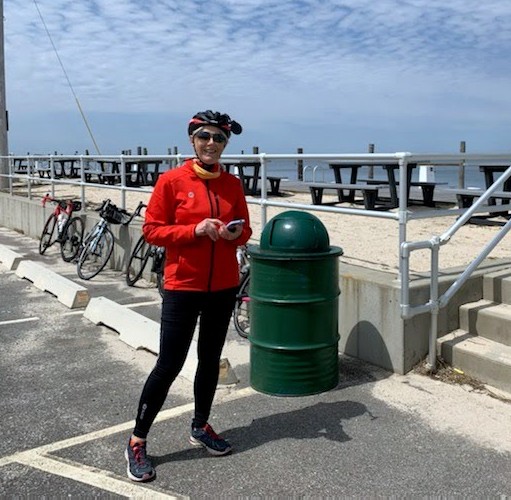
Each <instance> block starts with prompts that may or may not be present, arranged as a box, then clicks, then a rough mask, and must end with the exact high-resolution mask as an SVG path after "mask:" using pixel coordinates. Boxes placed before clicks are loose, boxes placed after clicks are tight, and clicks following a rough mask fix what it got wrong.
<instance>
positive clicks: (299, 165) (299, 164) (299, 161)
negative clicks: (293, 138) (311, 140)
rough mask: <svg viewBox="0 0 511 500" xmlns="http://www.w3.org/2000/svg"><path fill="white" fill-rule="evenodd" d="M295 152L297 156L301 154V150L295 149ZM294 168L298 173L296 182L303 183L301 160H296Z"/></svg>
mask: <svg viewBox="0 0 511 500" xmlns="http://www.w3.org/2000/svg"><path fill="white" fill-rule="evenodd" d="M296 152H297V153H298V154H299V155H301V154H303V148H297V150H296ZM296 168H297V172H298V180H299V181H303V160H296Z"/></svg>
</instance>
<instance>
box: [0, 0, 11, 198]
mask: <svg viewBox="0 0 511 500" xmlns="http://www.w3.org/2000/svg"><path fill="white" fill-rule="evenodd" d="M7 129H8V123H7V108H6V105H5V57H4V1H3V0H0V157H1V156H7V155H8V154H9V147H8V145H7ZM0 173H2V174H8V173H9V162H8V160H7V158H0ZM8 186H9V179H8V178H7V177H0V189H6V188H7V187H8Z"/></svg>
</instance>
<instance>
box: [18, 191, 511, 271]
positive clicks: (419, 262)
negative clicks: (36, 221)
mask: <svg viewBox="0 0 511 500" xmlns="http://www.w3.org/2000/svg"><path fill="white" fill-rule="evenodd" d="M89 186H90V185H89ZM89 186H87V188H86V191H85V198H86V206H87V208H96V207H97V206H99V204H100V203H101V201H102V200H103V199H105V198H110V199H111V200H112V201H113V202H114V203H116V204H118V205H119V206H120V205H121V192H120V191H119V190H116V189H104V188H99V187H97V186H94V185H92V186H91V187H89ZM49 188H50V187H49V186H48V185H38V186H33V187H32V197H33V198H34V199H37V198H39V197H42V196H43V195H44V193H46V192H48V191H49ZM79 193H80V187H79V186H70V185H65V184H59V185H56V187H55V196H56V197H63V198H64V197H73V196H74V197H79ZM15 194H17V195H21V196H27V189H26V186H24V185H18V186H17V187H16V189H15ZM149 197H150V193H144V192H140V191H137V192H133V191H128V192H126V208H127V209H128V210H130V209H134V208H135V207H136V206H137V205H138V203H139V201H145V202H147V201H148V200H149ZM272 199H277V200H278V201H279V202H284V203H306V204H310V202H311V199H310V195H309V194H308V193H304V192H291V191H286V192H285V196H283V197H279V198H270V200H272ZM331 199H332V201H333V200H334V199H335V198H334V197H331ZM325 201H328V195H327V194H325ZM342 206H345V207H349V206H350V205H349V204H346V203H345V204H343V205H342ZM452 206H453V207H454V205H452ZM357 207H360V205H357ZM446 207H447V205H446V204H442V207H441V209H445V208H446ZM249 209H250V216H251V226H252V229H253V232H254V234H253V238H252V241H251V243H258V240H259V237H260V234H261V231H262V227H261V207H260V206H259V205H257V204H250V205H249ZM285 210H294V208H293V207H292V206H290V207H289V208H281V207H268V215H267V220H270V219H271V218H272V217H273V216H275V215H277V214H278V213H280V212H283V211H285ZM410 210H412V211H420V210H422V211H423V210H425V208H424V207H421V206H413V207H411V208H410ZM311 213H313V214H314V215H316V216H317V217H318V218H319V219H320V220H321V221H322V222H323V224H324V225H325V227H326V229H327V231H328V234H329V237H330V244H331V245H336V246H339V247H341V248H342V249H343V251H344V254H343V255H342V257H341V258H340V259H341V262H346V263H349V264H354V265H360V266H363V267H366V268H371V269H378V270H384V271H389V272H393V273H397V271H398V268H399V248H398V245H399V228H398V222H397V221H395V220H388V219H382V218H373V217H368V216H357V215H345V214H337V213H326V212H318V211H313V210H311ZM361 213H362V214H363V213H364V210H361ZM456 217H457V216H455V215H453V216H449V217H438V218H430V219H419V220H412V221H409V222H408V224H407V241H423V240H430V239H431V238H433V237H434V236H440V235H442V234H443V233H444V232H445V231H446V230H447V229H448V228H449V227H450V226H451V225H452V224H453V223H454V222H455V221H456ZM495 220H499V221H501V222H502V221H504V219H503V218H496V219H495ZM500 229H501V226H496V225H480V224H466V225H464V226H463V227H461V228H460V229H459V230H458V232H457V233H456V234H455V235H454V236H453V237H452V238H451V241H449V243H447V244H446V245H444V246H442V247H441V249H440V256H439V263H440V269H448V268H452V267H457V266H466V265H468V264H469V263H470V262H471V261H472V260H473V259H474V258H475V257H476V256H477V255H478V254H479V253H480V252H481V251H482V250H483V249H484V248H485V247H486V246H487V245H488V243H489V242H490V241H491V239H492V238H493V236H494V235H496V234H497V233H498V232H499V231H500ZM510 256H511V239H510V237H509V236H506V237H504V239H503V240H502V241H501V242H500V244H499V246H497V248H495V249H494V250H493V251H492V252H491V254H490V255H489V259H509V260H510V262H511V258H510ZM430 259H431V257H430V252H429V250H420V251H415V252H413V253H412V256H411V258H410V270H411V272H414V273H425V272H428V271H429V269H430Z"/></svg>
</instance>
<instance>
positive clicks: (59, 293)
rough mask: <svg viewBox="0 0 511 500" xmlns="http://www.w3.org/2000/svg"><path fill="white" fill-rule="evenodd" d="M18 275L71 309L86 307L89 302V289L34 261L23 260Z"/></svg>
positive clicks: (17, 269)
mask: <svg viewBox="0 0 511 500" xmlns="http://www.w3.org/2000/svg"><path fill="white" fill-rule="evenodd" d="M16 275H17V276H19V277H20V278H26V279H28V280H29V281H31V282H32V283H33V284H34V286H36V287H37V288H39V289H40V290H43V291H45V292H49V293H51V294H52V295H55V297H57V299H58V300H59V302H62V304H64V305H65V306H67V307H69V308H70V309H75V308H80V307H85V306H86V305H87V304H88V302H89V291H88V290H87V288H85V287H83V286H81V285H78V284H77V283H75V282H74V281H72V280H70V279H67V278H64V277H63V276H61V275H60V274H57V273H56V272H54V271H52V270H51V269H48V268H47V267H44V266H43V265H41V264H39V263H37V262H34V261H32V260H22V261H21V262H20V263H19V264H18V267H17V268H16Z"/></svg>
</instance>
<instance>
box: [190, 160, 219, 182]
mask: <svg viewBox="0 0 511 500" xmlns="http://www.w3.org/2000/svg"><path fill="white" fill-rule="evenodd" d="M192 166H193V169H194V170H195V173H196V174H197V176H198V177H199V178H201V179H204V180H207V179H218V177H220V173H221V171H220V168H219V166H218V165H215V168H216V170H215V172H210V171H209V170H206V169H205V168H202V167H201V166H200V165H199V164H198V163H197V160H194V161H193V165H192Z"/></svg>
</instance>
